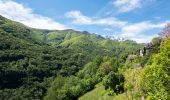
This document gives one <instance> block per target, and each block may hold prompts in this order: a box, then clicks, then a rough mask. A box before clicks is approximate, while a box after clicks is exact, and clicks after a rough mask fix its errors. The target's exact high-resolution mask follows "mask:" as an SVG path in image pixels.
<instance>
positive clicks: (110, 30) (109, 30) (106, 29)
mask: <svg viewBox="0 0 170 100" xmlns="http://www.w3.org/2000/svg"><path fill="white" fill-rule="evenodd" d="M103 30H104V31H108V32H112V31H113V30H112V29H110V28H104V29H103Z"/></svg>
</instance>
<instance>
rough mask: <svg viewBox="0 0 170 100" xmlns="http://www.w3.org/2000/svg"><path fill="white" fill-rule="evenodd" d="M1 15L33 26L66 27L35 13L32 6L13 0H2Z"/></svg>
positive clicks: (43, 27) (0, 3)
mask: <svg viewBox="0 0 170 100" xmlns="http://www.w3.org/2000/svg"><path fill="white" fill-rule="evenodd" d="M0 15H2V16H4V17H7V18H9V19H12V20H14V21H18V22H21V23H23V24H25V25H27V26H29V27H32V28H39V29H59V30H62V29H66V27H65V26H64V25H62V24H60V23H58V22H56V21H54V20H52V19H50V18H48V17H44V16H42V15H38V14H35V13H34V12H33V11H32V9H31V8H28V7H25V6H24V5H22V4H20V3H17V2H14V1H12V0H0Z"/></svg>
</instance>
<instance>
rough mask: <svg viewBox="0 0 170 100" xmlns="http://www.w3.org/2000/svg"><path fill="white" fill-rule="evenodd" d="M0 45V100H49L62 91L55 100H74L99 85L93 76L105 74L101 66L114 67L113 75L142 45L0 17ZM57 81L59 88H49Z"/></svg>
mask: <svg viewBox="0 0 170 100" xmlns="http://www.w3.org/2000/svg"><path fill="white" fill-rule="evenodd" d="M0 41H1V42H0V72H1V73H0V99H1V100H6V99H8V100H10V99H12V100H13V99H22V100H24V99H26V100H28V99H29V100H31V99H42V98H45V99H49V98H53V96H54V95H53V93H56V92H57V91H58V93H59V94H60V93H62V95H61V94H60V95H61V96H59V97H57V98H58V99H59V100H60V99H75V98H78V97H79V96H80V95H82V94H84V93H86V92H87V91H89V90H91V89H92V88H94V86H95V85H96V84H97V83H98V82H99V81H100V80H99V79H98V76H97V77H94V75H95V74H96V73H99V74H100V75H102V76H103V75H104V74H107V73H108V72H107V71H106V73H103V72H101V71H102V67H104V66H112V65H113V64H116V66H115V71H116V70H117V68H118V67H121V66H122V64H123V62H124V61H125V59H126V57H127V55H128V54H129V53H132V52H133V51H134V53H135V52H136V51H137V50H138V49H139V48H140V47H142V46H143V45H141V44H137V43H136V42H134V41H130V40H127V41H118V40H111V39H106V38H103V37H101V36H99V35H95V34H90V33H88V32H79V31H74V30H40V29H33V28H30V27H27V26H25V25H23V24H21V23H18V22H15V21H11V20H9V19H6V18H4V17H2V16H0ZM112 57H114V58H112ZM116 59H119V60H116ZM96 61H99V62H100V64H99V62H96ZM110 61H111V62H110ZM94 62H96V63H94ZM105 62H108V64H109V65H107V63H106V64H105ZM97 63H98V65H96V64H97ZM91 64H92V65H91ZM90 67H91V68H92V69H91V68H90ZM93 67H95V68H93ZM97 70H98V71H97ZM100 70H101V71H100ZM91 71H93V72H91ZM89 72H90V74H91V76H88V75H90V74H88V73H89ZM60 77H62V78H61V79H60ZM73 81H74V82H73ZM60 82H61V83H62V82H63V84H62V85H64V86H60V85H53V84H59V83H60ZM67 83H70V84H67ZM86 83H87V84H86ZM83 84H84V85H83ZM58 86H59V87H58ZM53 88H55V89H56V91H54V89H53ZM60 88H63V89H60ZM72 89H73V90H76V91H73V90H72ZM77 89H78V90H77ZM70 92H71V93H70ZM68 93H69V94H70V95H67V94H68ZM51 95H53V96H51ZM44 96H45V97H44ZM54 99H55V98H54Z"/></svg>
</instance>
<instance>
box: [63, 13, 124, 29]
mask: <svg viewBox="0 0 170 100" xmlns="http://www.w3.org/2000/svg"><path fill="white" fill-rule="evenodd" d="M65 16H66V17H67V18H72V19H73V23H74V24H79V25H102V26H115V27H122V26H124V25H126V24H127V22H126V21H121V20H118V19H116V18H114V17H107V18H91V17H88V16H84V15H83V14H82V13H81V12H80V11H70V12H67V13H66V14H65Z"/></svg>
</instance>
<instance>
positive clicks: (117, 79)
mask: <svg viewBox="0 0 170 100" xmlns="http://www.w3.org/2000/svg"><path fill="white" fill-rule="evenodd" d="M123 84H124V77H123V75H122V74H120V73H114V72H110V73H109V74H108V75H107V76H105V77H104V78H103V85H104V86H105V89H106V90H108V89H109V90H114V92H115V93H117V94H118V93H122V92H123V91H124V88H123Z"/></svg>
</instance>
